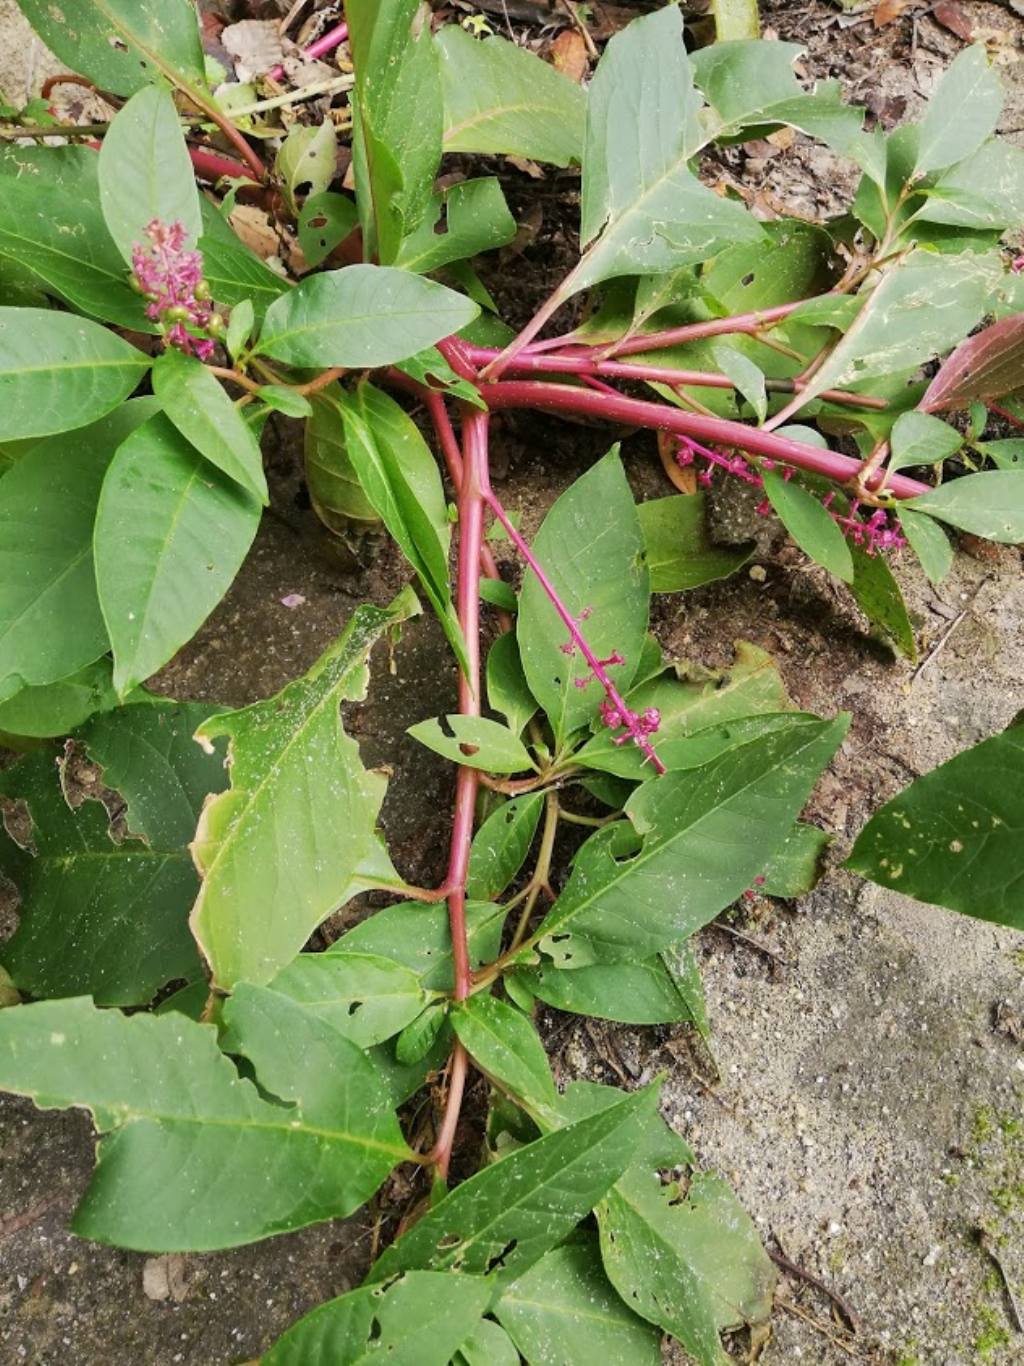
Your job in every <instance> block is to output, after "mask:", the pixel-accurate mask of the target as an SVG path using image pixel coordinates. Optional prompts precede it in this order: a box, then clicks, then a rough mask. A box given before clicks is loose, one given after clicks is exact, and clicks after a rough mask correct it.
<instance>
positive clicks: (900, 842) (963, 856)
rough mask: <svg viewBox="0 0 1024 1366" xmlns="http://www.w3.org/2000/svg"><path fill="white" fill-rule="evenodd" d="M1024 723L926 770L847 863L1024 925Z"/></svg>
mask: <svg viewBox="0 0 1024 1366" xmlns="http://www.w3.org/2000/svg"><path fill="white" fill-rule="evenodd" d="M1022 824H1024V725H1021V724H1020V723H1017V724H1015V725H1013V726H1011V727H1010V728H1009V730H1005V731H1003V733H1002V734H1001V735H995V736H993V737H992V738H991V739H990V740H984V741H983V742H982V743H981V744H980V745H976V746H975V747H974V748H973V749H969V750H965V751H964V752H963V753H962V754H958V755H956V756H955V757H954V758H952V759H950V760H949V762H948V763H945V764H942V765H941V766H940V767H939V768H936V769H933V770H932V772H931V773H926V774H925V775H924V777H922V778H918V779H917V781H916V782H913V783H911V785H910V786H909V787H908V788H906V789H905V790H904V791H903V792H901V793H900V794H899V796H897V797H894V798H893V800H892V801H891V802H888V803H887V804H886V805H885V806H883V807H882V809H881V810H880V811H878V812H876V813H875V815H874V816H872V818H871V820H870V821H868V823H867V825H866V826H865V827H864V829H863V830H862V831H861V833H860V835H859V837H858V839H857V843H856V844H855V845H854V848H853V853H852V854H851V855H850V857H849V859H848V861H847V867H848V868H852V869H853V870H854V872H857V873H861V874H862V875H863V876H864V877H869V878H871V880H872V881H873V882H877V883H878V884H879V885H880V886H882V887H890V888H892V889H893V890H894V891H897V892H903V893H904V894H905V895H906V896H912V897H916V898H917V900H918V901H929V902H932V903H933V904H934V905H938V906H947V907H949V909H950V910H952V911H960V912H962V913H963V914H964V915H972V916H975V917H977V918H978V919H979V920H991V921H995V922H996V923H997V924H1000V925H1010V926H1012V927H1014V928H1015V929H1024V905H1022V901H1021V896H1020V831H1021V827H1022Z"/></svg>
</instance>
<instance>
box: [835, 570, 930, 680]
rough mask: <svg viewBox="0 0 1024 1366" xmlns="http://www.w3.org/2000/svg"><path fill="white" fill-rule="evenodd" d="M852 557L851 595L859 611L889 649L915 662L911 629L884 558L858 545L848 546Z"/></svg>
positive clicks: (915, 651)
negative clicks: (876, 630) (886, 643)
mask: <svg viewBox="0 0 1024 1366" xmlns="http://www.w3.org/2000/svg"><path fill="white" fill-rule="evenodd" d="M850 554H851V555H852V557H853V582H852V583H851V584H850V592H851V593H852V594H853V596H854V597H855V598H856V599H857V605H858V606H859V607H860V609H861V611H862V612H863V613H864V615H865V616H866V617H867V618H868V620H869V621H870V622H871V624H872V626H874V627H876V628H877V629H878V631H879V633H880V634H881V636H882V637H883V639H885V640H887V641H888V642H889V644H891V645H892V647H893V648H894V649H895V650H897V651H898V652H899V653H900V654H901V655H903V656H904V657H905V658H906V659H909V660H910V662H911V663H912V664H913V663H914V662H915V661H916V659H917V641H916V639H915V637H914V626H913V623H912V622H911V620H910V615H909V613H908V612H907V604H906V603H905V602H904V600H903V593H902V591H901V590H900V586H899V584H898V583H897V581H896V577H895V575H894V574H893V572H892V570H891V569H890V568H889V565H888V564H887V562H886V559H885V556H884V555H869V554H868V553H867V551H866V550H862V549H861V547H860V546H855V545H853V546H850Z"/></svg>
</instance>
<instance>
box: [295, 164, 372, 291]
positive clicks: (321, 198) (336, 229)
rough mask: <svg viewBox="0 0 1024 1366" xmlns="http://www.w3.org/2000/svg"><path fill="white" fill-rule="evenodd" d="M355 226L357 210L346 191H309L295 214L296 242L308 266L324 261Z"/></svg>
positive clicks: (357, 215) (357, 220)
mask: <svg viewBox="0 0 1024 1366" xmlns="http://www.w3.org/2000/svg"><path fill="white" fill-rule="evenodd" d="M332 170H333V167H332ZM358 226H359V214H358V213H357V211H356V206H355V203H354V202H353V201H352V200H351V199H349V197H348V196H347V195H344V194H331V193H330V192H326V193H323V194H311V195H310V196H309V197H308V198H307V200H306V202H305V203H304V204H303V206H302V208H301V209H300V210H299V218H298V234H299V246H300V247H301V248H302V254H303V256H305V258H306V264H307V265H308V266H309V267H310V269H312V268H313V267H315V266H319V265H321V264H322V263H323V262H324V261H326V260H327V258H328V256H330V254H331V252H332V251H333V250H334V248H335V247H337V246H340V245H341V243H342V242H344V241H345V239H346V238H347V237H350V236H351V235H352V233H353V232H354V231H355V229H356V228H357V227H358Z"/></svg>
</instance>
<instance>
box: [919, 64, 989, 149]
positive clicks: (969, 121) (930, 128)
mask: <svg viewBox="0 0 1024 1366" xmlns="http://www.w3.org/2000/svg"><path fill="white" fill-rule="evenodd" d="M1002 108H1003V86H1002V82H1001V81H1000V80H999V77H998V76H997V75H996V73H995V71H994V70H993V69H992V67H991V66H990V65H989V59H988V51H987V50H986V48H985V44H984V43H974V44H972V45H971V46H970V47H968V48H965V49H964V51H963V52H961V53H960V54H959V55H958V56H957V58H956V59H955V61H954V62H953V63H952V65H951V66H950V67H949V69H948V70H947V71H946V72H945V73H944V75H943V77H942V79H941V80H940V81H939V84H938V85H937V86H936V87H935V90H934V92H933V93H932V96H931V99H930V100H929V101H928V108H927V109H926V110H925V115H924V118H923V119H922V120H921V131H920V140H919V142H918V150H917V160H916V162H915V163H914V172H915V174H917V175H919V176H921V175H927V174H928V173H929V172H930V171H938V170H941V169H942V168H943V167H944V166H952V165H953V164H954V162H957V161H963V160H964V159H965V158H966V157H969V156H971V155H973V153H975V152H977V150H978V148H979V147H980V146H981V145H982V143H983V142H984V141H985V140H986V139H987V138H988V137H989V135H990V134H991V133H993V132H994V131H995V127H996V124H997V123H998V122H999V115H1000V114H1001V112H1002Z"/></svg>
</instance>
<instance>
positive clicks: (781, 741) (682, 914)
mask: <svg viewBox="0 0 1024 1366" xmlns="http://www.w3.org/2000/svg"><path fill="white" fill-rule="evenodd" d="M848 724H849V717H848V716H840V717H838V718H837V719H836V720H834V721H818V720H815V719H812V718H805V719H802V720H801V721H800V722H799V723H797V722H793V723H791V724H790V725H788V726H787V727H786V728H784V729H782V730H780V731H779V732H777V733H774V734H769V735H766V736H763V737H762V738H760V739H755V740H752V741H750V743H748V744H745V745H739V746H736V747H735V748H733V749H729V750H727V751H726V752H725V753H723V754H722V755H720V757H718V758H717V759H713V760H712V761H711V762H710V763H707V764H704V765H703V766H702V767H700V768H693V769H689V770H685V771H683V772H678V773H668V774H666V775H665V776H663V777H660V778H656V779H654V780H652V781H649V782H646V783H644V784H642V785H641V786H640V787H639V788H638V789H637V790H636V792H634V794H633V796H632V797H630V799H629V801H628V802H627V804H626V808H625V809H626V814H627V816H629V818H630V820H631V821H632V827H630V826H628V825H624V824H616V825H611V826H608V827H606V828H605V829H603V830H598V831H597V832H596V834H594V835H592V836H591V837H590V838H589V839H588V840H587V842H586V843H585V844H584V845H583V846H582V848H581V849H580V851H579V853H578V854H577V855H576V861H575V863H574V865H573V870H572V874H571V876H570V878H569V881H568V883H567V884H566V886H565V888H564V890H563V891H562V893H561V895H560V896H559V898H558V900H557V901H556V902H555V904H554V906H553V907H552V908H551V910H550V912H549V913H548V916H547V918H546V919H545V920H544V922H543V923H542V925H541V927H540V930H539V934H540V936H541V939H540V947H541V949H542V950H543V952H544V953H546V954H548V955H549V956H550V957H551V958H552V959H553V960H554V962H555V963H556V964H557V965H559V966H562V967H570V966H571V967H573V968H579V967H586V966H587V965H588V964H590V963H610V962H616V961H618V960H620V959H623V958H626V959H636V958H641V959H642V958H647V957H650V956H651V955H652V954H655V953H657V952H658V951H659V950H660V949H663V948H665V947H666V945H668V944H670V943H672V942H673V941H675V940H678V939H682V938H685V937H686V936H687V935H689V934H692V932H693V931H694V930H696V929H698V928H699V927H700V926H701V925H704V924H707V922H708V921H709V920H711V919H713V918H714V916H716V915H717V914H718V912H719V911H721V910H722V909H723V908H724V907H726V906H728V905H729V903H730V902H731V901H734V900H735V899H736V897H738V896H739V895H740V894H741V893H742V892H744V891H745V890H746V889H747V888H748V887H749V886H750V885H751V884H752V882H753V880H754V878H755V877H757V876H759V875H761V874H762V873H763V871H764V869H765V867H766V865H767V864H768V862H769V860H770V859H771V857H772V855H773V854H774V853H775V851H776V849H777V848H778V846H779V845H780V844H781V843H782V841H783V840H784V839H785V838H786V836H787V835H788V834H789V832H790V829H791V827H792V824H793V821H794V820H795V819H796V817H797V815H798V814H799V812H800V809H801V807H802V806H803V804H804V802H805V801H806V800H807V797H808V796H809V794H810V791H811V789H812V787H813V786H814V783H815V781H816V780H817V777H818V775H819V773H820V772H821V770H822V769H823V768H824V767H825V765H826V764H827V763H828V762H829V760H830V759H831V757H832V755H833V754H834V752H835V750H836V748H837V747H838V745H839V744H840V742H841V740H842V738H843V736H844V735H845V733H846V729H847V726H848Z"/></svg>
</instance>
